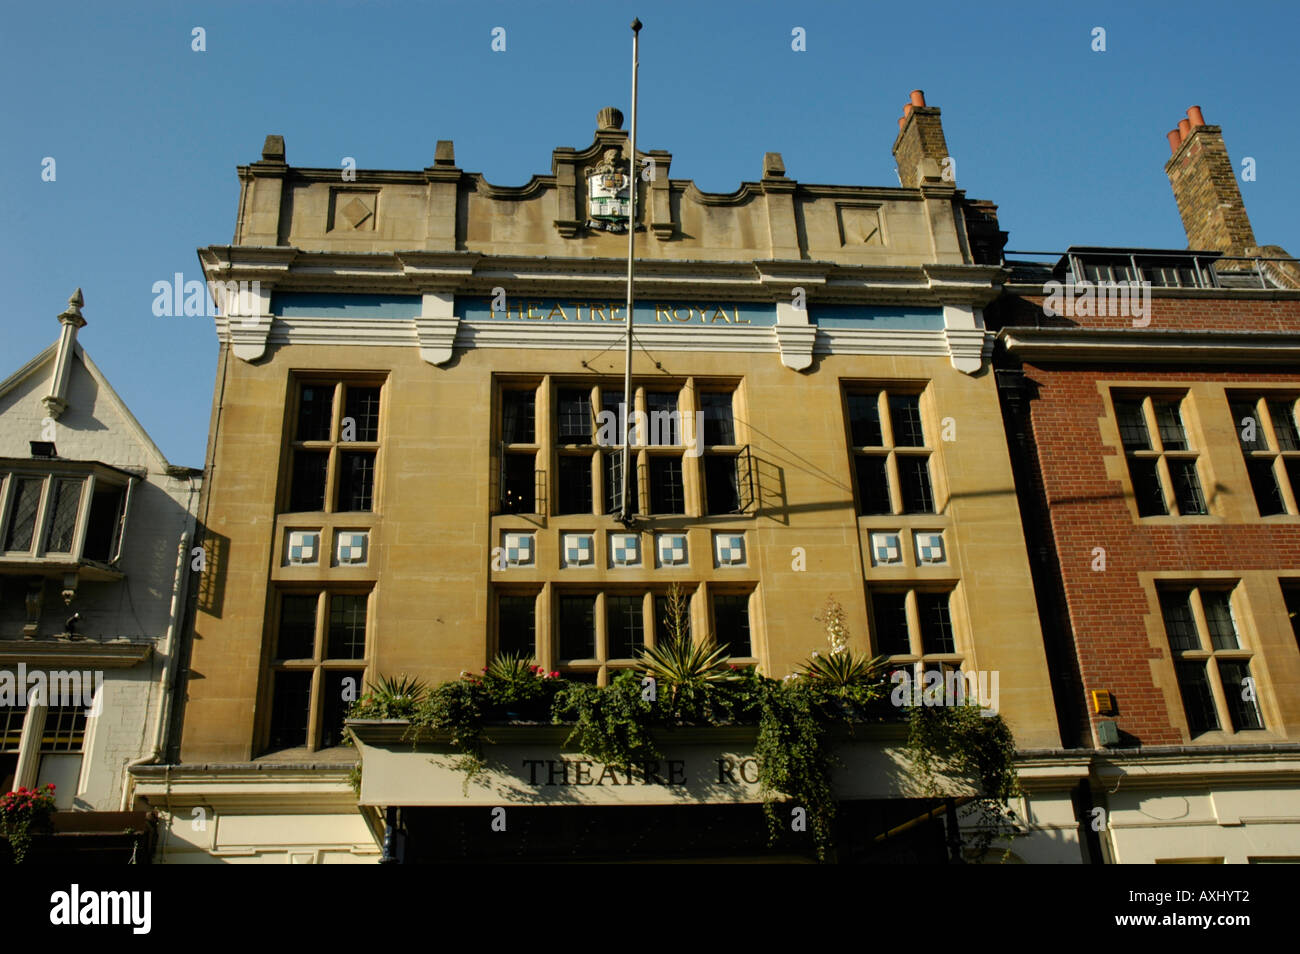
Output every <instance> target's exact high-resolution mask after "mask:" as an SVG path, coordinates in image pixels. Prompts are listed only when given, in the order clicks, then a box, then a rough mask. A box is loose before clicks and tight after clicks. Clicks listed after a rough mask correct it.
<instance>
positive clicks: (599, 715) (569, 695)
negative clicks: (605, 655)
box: [551, 670, 660, 766]
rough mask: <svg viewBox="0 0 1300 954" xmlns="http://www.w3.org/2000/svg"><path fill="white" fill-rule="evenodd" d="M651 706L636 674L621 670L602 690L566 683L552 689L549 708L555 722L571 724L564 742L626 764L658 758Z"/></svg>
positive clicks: (602, 758) (608, 762)
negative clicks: (553, 691)
mask: <svg viewBox="0 0 1300 954" xmlns="http://www.w3.org/2000/svg"><path fill="white" fill-rule="evenodd" d="M655 709H656V706H655V704H654V703H653V702H651V701H650V700H649V699H648V698H647V694H646V693H644V692H642V687H641V681H640V679H638V678H637V674H636V673H635V672H632V671H631V670H624V671H623V672H621V673H619V674H618V675H617V676H616V677H615V678H614V679H613V680H612V681H611V682H610V684H609V685H608V686H606V687H605V688H604V689H601V688H598V687H596V686H589V685H586V684H584V683H579V682H574V683H567V684H566V685H565V686H564V687H563V688H562V689H561V690H560V691H559V692H558V693H556V696H555V701H554V703H553V705H552V709H551V713H552V720H553V721H554V722H557V723H558V722H565V721H572V722H573V723H574V726H573V731H572V732H570V733H569V737H568V738H567V739H566V740H565V742H564V744H565V745H571V746H574V747H576V748H577V749H579V750H580V751H581V752H582V753H583V754H585V755H589V756H591V757H592V758H594V759H596V760H598V761H600V762H603V763H604V764H606V765H622V766H627V765H631V764H633V763H635V762H644V761H646V760H647V759H657V758H659V757H660V754H659V750H658V749H657V748H656V747H655V744H654V740H653V739H652V738H651V736H650V724H651V722H652V721H653V720H654V715H655Z"/></svg>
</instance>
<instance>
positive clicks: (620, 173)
mask: <svg viewBox="0 0 1300 954" xmlns="http://www.w3.org/2000/svg"><path fill="white" fill-rule="evenodd" d="M619 166H620V163H619V150H617V149H606V150H605V154H604V156H603V157H602V158H601V160H600V162H599V163H597V164H596V165H595V166H594V167H593V168H592V169H591V171H589V172H588V173H587V212H588V215H589V216H590V218H589V219H588V220H587V228H589V229H600V230H602V231H605V232H626V231H627V217H628V213H629V212H630V211H631V206H632V188H631V183H630V182H629V180H628V175H627V172H626V171H625V170H624V169H622V168H620V167H619Z"/></svg>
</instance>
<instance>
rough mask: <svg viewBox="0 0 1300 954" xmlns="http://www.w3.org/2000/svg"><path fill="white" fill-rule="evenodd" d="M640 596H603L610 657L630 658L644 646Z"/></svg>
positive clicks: (643, 624)
mask: <svg viewBox="0 0 1300 954" xmlns="http://www.w3.org/2000/svg"><path fill="white" fill-rule="evenodd" d="M641 604H642V598H641V597H640V596H606V597H605V636H606V638H607V639H608V640H609V657H608V658H610V659H631V658H634V657H635V656H636V654H637V653H638V652H640V651H641V650H642V649H644V648H645V621H644V620H643V619H642V617H641Z"/></svg>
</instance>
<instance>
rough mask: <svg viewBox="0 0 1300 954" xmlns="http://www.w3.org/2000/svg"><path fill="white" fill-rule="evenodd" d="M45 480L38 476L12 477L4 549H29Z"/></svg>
mask: <svg viewBox="0 0 1300 954" xmlns="http://www.w3.org/2000/svg"><path fill="white" fill-rule="evenodd" d="M44 484H45V481H44V480H42V479H41V478H39V477H18V478H15V479H14V491H13V507H12V508H11V509H10V511H9V532H8V533H6V534H5V549H6V550H30V549H31V548H32V537H33V536H34V535H35V531H36V509H37V507H38V506H39V505H40V502H41V488H42V487H43V486H44Z"/></svg>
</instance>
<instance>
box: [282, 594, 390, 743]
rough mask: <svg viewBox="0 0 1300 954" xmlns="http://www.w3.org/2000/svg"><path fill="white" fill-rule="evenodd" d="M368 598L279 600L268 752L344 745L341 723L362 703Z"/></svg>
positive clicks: (339, 596) (301, 596) (323, 596)
mask: <svg viewBox="0 0 1300 954" xmlns="http://www.w3.org/2000/svg"><path fill="white" fill-rule="evenodd" d="M368 604H369V594H368V593H359V592H338V591H326V592H315V593H305V592H284V593H280V594H279V596H278V600H277V606H276V614H275V646H274V649H273V653H272V663H271V672H270V676H271V724H270V728H269V740H268V741H269V748H270V749H271V750H276V749H287V748H304V747H305V748H307V749H309V750H313V751H314V750H316V749H324V748H331V747H333V746H337V745H342V744H343V741H344V739H343V719H344V717H345V716H346V714H347V710H348V706H349V705H350V704H351V703H352V702H353V701H354V700H356V699H358V698H360V696H361V694H362V692H363V684H364V678H365V670H366V660H367V652H366V646H367V639H366V630H367V626H366V619H367V607H368Z"/></svg>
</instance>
